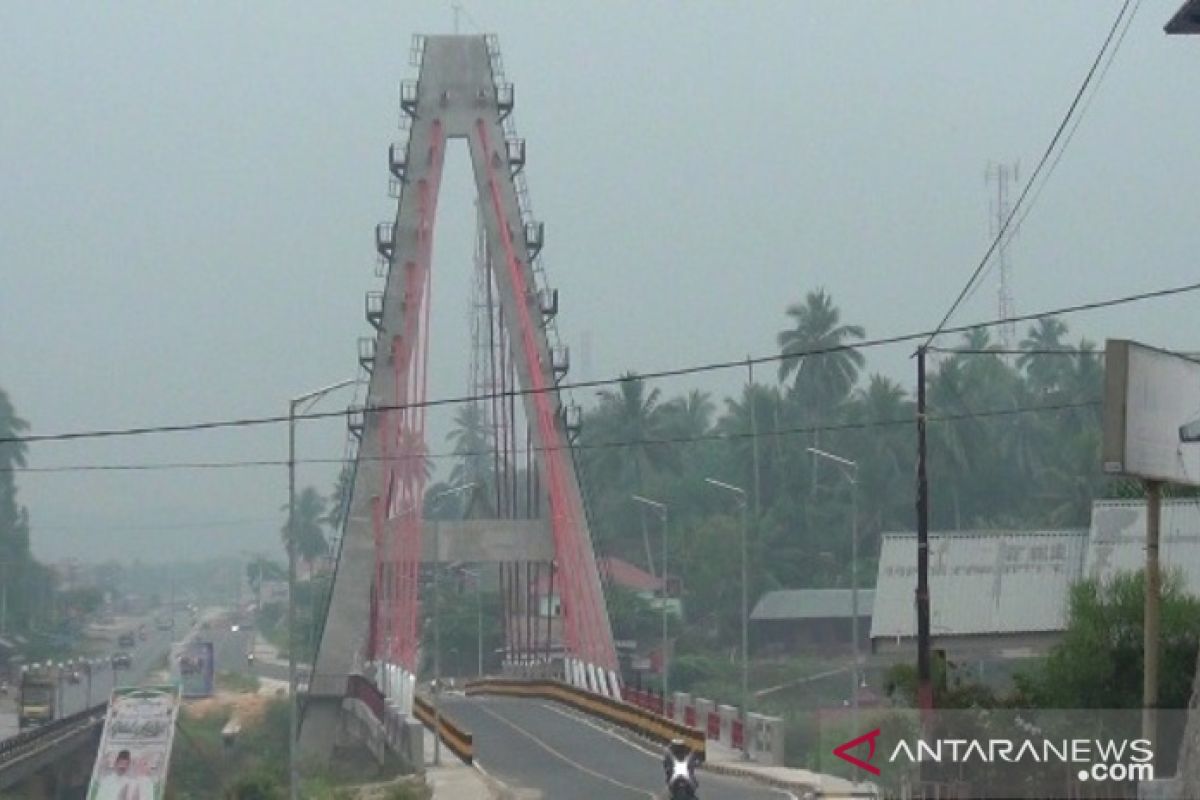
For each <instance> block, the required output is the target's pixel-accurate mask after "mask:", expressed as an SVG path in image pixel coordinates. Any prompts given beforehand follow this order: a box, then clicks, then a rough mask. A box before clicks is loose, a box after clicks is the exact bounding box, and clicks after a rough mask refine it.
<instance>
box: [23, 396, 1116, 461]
mask: <svg viewBox="0 0 1200 800" xmlns="http://www.w3.org/2000/svg"><path fill="white" fill-rule="evenodd" d="M1099 406H1100V401H1099V400H1084V401H1078V402H1069V403H1067V402H1064V403H1050V404H1044V405H1037V406H1016V407H1013V408H997V409H990V410H984V411H972V412H965V413H958V414H945V415H932V416H930V417H929V418H928V421H929V422H930V423H943V422H962V421H965V420H974V419H987V418H992V417H1006V416H1015V415H1018V414H1037V413H1046V412H1058V411H1071V410H1077V409H1083V408H1098V407H1099ZM915 424H916V419H915V418H914V417H905V418H902V419H881V420H863V421H859V422H843V423H830V424H827V425H802V426H795V427H787V428H777V429H775V430H760V431H758V432H757V433H752V432H749V431H711V432H709V433H704V434H699V435H695V436H670V437H664V438H660V439H644V438H642V439H621V440H614V441H607V442H582V443H579V444H574V445H567V446H563V447H530V448H518V449H517V451H516V452H517V454H519V455H523V454H525V453H527V452H530V453H539V452H549V451H554V450H563V449H571V450H608V449H612V448H622V447H633V446H643V445H646V446H661V445H681V444H696V443H698V442H715V441H738V440H743V439H754V438H759V439H764V438H772V437H779V436H797V435H804V434H811V433H826V432H834V431H853V430H869V429H873V428H889V427H897V426H901V425H915ZM491 452H492V451H491V450H470V451H463V452H458V453H455V452H445V453H422V454H413V455H401V456H390V457H382V456H361V457H359V460H361V461H369V462H388V463H394V462H400V461H410V460H412V459H430V460H439V459H456V458H471V457H473V456H485V455H490V454H491ZM354 460H355V459H353V458H302V459H297V460H296V463H297V464H346V463H351V462H353V461H354ZM287 464H288V462H287V461H286V460H283V459H254V460H239V461H175V462H160V463H147V464H62V465H56V466H49V467H7V468H2V469H0V472H16V473H23V474H24V473H35V474H36V473H63V472H156V471H164V472H165V471H170V470H210V469H246V468H255V467H283V466H287Z"/></svg>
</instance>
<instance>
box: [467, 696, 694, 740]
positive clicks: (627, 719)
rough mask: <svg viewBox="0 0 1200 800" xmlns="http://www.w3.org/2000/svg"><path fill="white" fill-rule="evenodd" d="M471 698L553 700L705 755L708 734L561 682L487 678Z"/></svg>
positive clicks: (648, 736)
mask: <svg viewBox="0 0 1200 800" xmlns="http://www.w3.org/2000/svg"><path fill="white" fill-rule="evenodd" d="M466 692H467V694H468V695H501V696H510V697H536V698H539V699H542V700H552V701H554V702H556V703H562V704H563V705H565V706H569V707H570V708H574V709H576V710H577V711H582V712H583V713H585V714H588V715H590V716H593V717H597V718H599V719H602V720H605V721H607V722H611V723H613V724H616V725H620V726H621V727H623V728H625V729H627V730H630V731H632V732H634V733H637V734H639V735H641V736H645V737H646V738H648V739H651V740H653V741H655V742H658V743H660V744H666V743H667V742H669V741H671V740H672V739H682V740H683V741H684V742H686V743H687V745H688V747H690V748H691V749H692V750H693V752H696V753H699V754H701V756H703V755H704V753H705V745H706V739H705V736H704V732H703V731H701V730H698V729H696V728H691V727H688V726H687V725H682V724H680V723H678V722H675V721H674V720H671V719H667V718H666V717H664V716H661V715H660V714H655V713H654V712H652V711H647V710H646V709H644V708H638V707H636V706H632V705H630V704H628V703H626V702H625V701H623V700H617V699H614V698H611V697H605V696H604V695H602V694H596V693H595V692H589V691H587V690H586V689H579V688H577V687H574V686H570V685H568V684H566V683H562V682H561V681H552V680H524V679H519V678H485V679H483V680H478V681H469V682H468V683H467V687H466Z"/></svg>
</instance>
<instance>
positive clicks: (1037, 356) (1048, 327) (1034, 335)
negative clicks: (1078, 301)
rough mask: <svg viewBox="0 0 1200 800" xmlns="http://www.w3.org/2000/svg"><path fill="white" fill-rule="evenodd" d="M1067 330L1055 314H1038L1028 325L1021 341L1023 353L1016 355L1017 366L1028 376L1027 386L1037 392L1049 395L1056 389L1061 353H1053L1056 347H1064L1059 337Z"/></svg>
mask: <svg viewBox="0 0 1200 800" xmlns="http://www.w3.org/2000/svg"><path fill="white" fill-rule="evenodd" d="M1066 333H1067V326H1066V323H1064V322H1062V320H1060V319H1058V318H1057V317H1042V318H1041V319H1039V320H1038V321H1037V324H1036V325H1033V326H1031V327H1030V328H1029V334H1028V335H1027V336H1026V337H1025V338H1024V339H1022V340H1021V349H1022V350H1031V351H1034V352H1029V353H1023V354H1021V355H1020V356H1019V357H1018V358H1017V366H1018V367H1020V368H1021V369H1023V370H1025V374H1026V375H1028V376H1029V383H1030V386H1031V388H1033V390H1034V391H1035V392H1036V393H1038V394H1050V393H1052V392H1054V391H1055V390H1056V389H1058V384H1059V380H1060V377H1061V375H1062V373H1063V369H1064V361H1063V358H1064V356H1058V355H1054V354H1053V353H1054V351H1056V350H1066V349H1067V348H1066V346H1065V345H1064V344H1063V343H1062V337H1063V336H1065V335H1066Z"/></svg>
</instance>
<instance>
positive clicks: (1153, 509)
mask: <svg viewBox="0 0 1200 800" xmlns="http://www.w3.org/2000/svg"><path fill="white" fill-rule="evenodd" d="M1161 521H1162V482H1161V481H1146V597H1145V615H1146V623H1145V626H1144V630H1143V637H1144V638H1143V647H1144V659H1145V661H1144V663H1143V665H1142V673H1143V674H1142V738H1143V739H1147V740H1149V741H1150V742H1155V741H1157V738H1158V737H1157V736H1156V735H1155V734H1156V733H1157V730H1158V719H1157V716H1158V711H1157V707H1158V644H1159V636H1158V633H1159V617H1160V611H1161V607H1160V605H1161V601H1162V597H1161V593H1162V588H1161V581H1160V579H1159V571H1158V541H1159V530H1160V527H1161Z"/></svg>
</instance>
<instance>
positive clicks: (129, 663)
mask: <svg viewBox="0 0 1200 800" xmlns="http://www.w3.org/2000/svg"><path fill="white" fill-rule="evenodd" d="M112 666H113V669H133V658H132V657H131V656H130V655H129V653H125V652H116V653H113V656H112Z"/></svg>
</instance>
